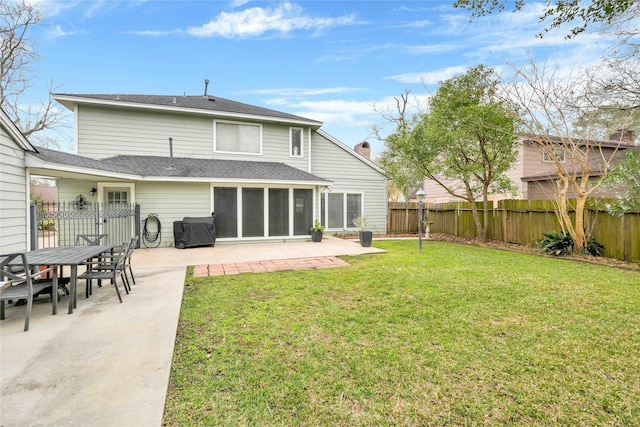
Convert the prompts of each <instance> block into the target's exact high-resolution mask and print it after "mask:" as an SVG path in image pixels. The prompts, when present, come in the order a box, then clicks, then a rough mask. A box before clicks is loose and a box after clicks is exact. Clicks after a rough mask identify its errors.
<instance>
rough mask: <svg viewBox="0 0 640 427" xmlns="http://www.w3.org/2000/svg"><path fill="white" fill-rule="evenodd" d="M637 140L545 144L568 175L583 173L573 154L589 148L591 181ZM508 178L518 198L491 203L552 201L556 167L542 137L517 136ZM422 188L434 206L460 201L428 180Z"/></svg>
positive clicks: (620, 137)
mask: <svg viewBox="0 0 640 427" xmlns="http://www.w3.org/2000/svg"><path fill="white" fill-rule="evenodd" d="M635 139H636V136H635V133H634V132H632V131H629V130H620V131H618V132H617V133H615V134H613V135H611V136H610V137H609V140H607V141H587V142H581V141H579V140H577V141H571V144H570V145H567V144H566V143H565V142H563V140H562V139H561V138H558V137H554V136H547V135H545V136H544V138H543V140H544V141H546V143H545V147H551V148H552V149H553V150H554V151H555V153H556V156H557V157H558V159H559V160H560V161H561V164H562V165H563V168H564V169H565V170H567V171H575V172H580V167H581V166H580V162H576V161H574V160H576V157H573V158H572V156H573V155H572V150H582V152H584V150H585V147H586V146H588V147H589V148H588V161H587V164H588V166H589V169H590V176H591V177H592V179H595V178H597V177H599V176H601V174H602V172H603V165H604V164H605V163H606V164H607V167H610V166H613V165H615V163H616V162H617V160H618V159H619V158H620V155H621V154H624V153H625V152H626V151H627V150H630V149H638V145H636V144H635ZM547 149H548V148H547ZM576 156H577V155H576ZM507 176H508V177H509V178H510V179H511V181H512V182H513V183H514V184H515V186H516V189H517V191H516V194H491V195H490V196H489V200H493V201H498V200H501V199H527V200H539V199H549V198H553V195H554V194H555V192H556V180H557V173H556V164H555V163H554V159H552V158H551V156H549V154H548V152H547V151H546V150H545V149H543V147H542V145H541V144H540V137H537V136H535V135H519V136H518V156H517V159H516V161H515V163H514V164H513V166H512V167H511V168H510V169H509V170H508V171H507ZM444 181H445V182H446V183H447V185H450V186H452V187H453V188H460V189H462V188H463V187H462V186H461V183H459V182H456V181H455V180H444ZM422 188H423V189H424V191H425V192H426V193H427V196H426V198H427V200H428V201H430V202H431V203H446V202H450V201H457V199H455V198H454V197H453V196H451V194H449V193H448V192H447V191H446V190H444V189H443V188H442V187H441V186H440V185H438V184H437V183H436V182H435V181H432V180H429V179H425V180H424V181H423V183H422ZM460 191H462V190H460ZM568 196H569V197H572V194H571V193H570V194H568ZM594 196H598V197H610V196H611V194H609V192H607V190H604V189H603V190H602V191H599V192H597V193H595V194H594Z"/></svg>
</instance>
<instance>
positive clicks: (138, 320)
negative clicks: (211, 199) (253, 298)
mask: <svg viewBox="0 0 640 427" xmlns="http://www.w3.org/2000/svg"><path fill="white" fill-rule="evenodd" d="M376 252H382V251H381V250H379V249H375V248H362V247H360V245H359V244H358V243H357V242H350V241H345V240H342V239H338V238H333V237H329V238H326V237H325V239H324V240H323V241H322V242H321V243H313V242H283V243H260V244H243V245H239V244H234V245H230V244H228V245H224V244H218V245H216V246H215V247H213V248H192V249H175V248H157V249H146V248H145V249H137V250H136V251H135V252H134V255H133V259H132V260H133V269H134V274H135V277H136V282H137V285H134V286H133V290H132V292H131V294H130V295H123V301H124V302H123V303H122V304H119V303H118V300H117V298H116V295H115V290H114V289H113V286H110V285H109V286H103V287H102V288H98V287H97V286H94V294H93V295H92V296H91V298H89V299H85V298H84V289H83V288H84V286H79V296H78V308H77V310H75V312H74V313H73V314H71V315H68V314H66V311H64V310H61V311H59V313H61V314H58V315H57V316H52V315H51V303H50V301H49V300H48V299H47V298H42V297H40V298H38V299H37V300H36V302H35V303H34V308H33V313H32V319H31V327H30V330H29V332H23V330H22V329H23V326H24V307H13V306H8V307H7V310H6V317H7V318H6V319H5V320H3V321H1V322H0V374H1V376H0V386H1V391H0V392H1V394H0V426H1V427H13V426H21V427H22V426H86V427H90V426H124V427H127V426H131V427H146V426H154V427H157V426H160V425H161V424H162V416H163V411H164V403H165V397H166V391H167V386H168V381H169V373H170V370H171V359H172V355H173V348H174V342H175V334H176V330H177V325H178V318H179V314H180V304H181V301H182V292H183V285H184V279H185V274H186V266H189V265H195V266H198V265H202V266H206V267H207V272H209V271H211V270H210V269H211V266H216V265H220V264H225V263H227V264H228V263H234V264H235V263H253V262H255V261H264V260H296V259H300V258H306V257H308V258H317V257H320V258H322V257H333V256H339V255H359V254H364V253H376ZM338 261H339V260H338ZM294 262H295V261H294ZM214 268H215V267H214ZM121 291H122V286H121ZM66 302H67V300H66V298H62V302H61V304H62V306H63V307H64V306H65V304H66Z"/></svg>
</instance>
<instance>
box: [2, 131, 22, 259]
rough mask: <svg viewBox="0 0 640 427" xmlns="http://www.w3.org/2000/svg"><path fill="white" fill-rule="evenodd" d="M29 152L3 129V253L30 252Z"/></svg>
mask: <svg viewBox="0 0 640 427" xmlns="http://www.w3.org/2000/svg"><path fill="white" fill-rule="evenodd" d="M24 158H25V153H24V149H22V148H21V147H20V146H18V144H17V143H16V142H15V141H14V140H13V138H12V137H11V136H10V135H9V134H8V133H7V132H6V131H5V129H4V128H3V127H2V126H0V218H1V221H0V251H1V253H10V252H16V251H24V250H26V249H27V240H28V238H27V230H28V227H27V202H28V199H27V198H28V194H27V181H26V180H27V172H26V169H25V162H24Z"/></svg>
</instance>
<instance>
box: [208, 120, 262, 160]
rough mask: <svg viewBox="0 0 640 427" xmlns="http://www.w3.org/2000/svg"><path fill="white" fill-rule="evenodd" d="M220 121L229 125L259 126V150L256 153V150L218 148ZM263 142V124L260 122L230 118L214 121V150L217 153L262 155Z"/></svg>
mask: <svg viewBox="0 0 640 427" xmlns="http://www.w3.org/2000/svg"><path fill="white" fill-rule="evenodd" d="M218 123H222V124H227V125H236V126H251V127H257V128H258V133H259V137H258V138H259V140H258V144H259V150H258V152H257V153H254V152H250V151H227V150H218V136H217V130H218ZM262 142H263V136H262V124H260V123H251V122H236V121H230V120H214V121H213V151H214V152H215V153H225V154H240V155H243V156H261V155H262Z"/></svg>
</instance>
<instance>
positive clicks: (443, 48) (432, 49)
mask: <svg viewBox="0 0 640 427" xmlns="http://www.w3.org/2000/svg"><path fill="white" fill-rule="evenodd" d="M456 49H458V46H455V45H452V44H426V45H421V46H405V47H404V48H403V50H404V51H405V52H408V53H411V54H414V55H422V54H424V53H439V52H451V51H452V50H456Z"/></svg>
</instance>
